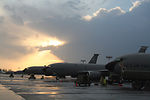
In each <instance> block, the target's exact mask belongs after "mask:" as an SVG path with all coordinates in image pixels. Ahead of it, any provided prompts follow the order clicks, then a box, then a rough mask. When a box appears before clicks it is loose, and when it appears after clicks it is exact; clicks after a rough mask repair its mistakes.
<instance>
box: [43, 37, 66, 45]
mask: <svg viewBox="0 0 150 100" xmlns="http://www.w3.org/2000/svg"><path fill="white" fill-rule="evenodd" d="M64 44H65V42H64V41H59V40H56V39H54V40H49V41H48V42H42V47H47V46H61V45H64Z"/></svg>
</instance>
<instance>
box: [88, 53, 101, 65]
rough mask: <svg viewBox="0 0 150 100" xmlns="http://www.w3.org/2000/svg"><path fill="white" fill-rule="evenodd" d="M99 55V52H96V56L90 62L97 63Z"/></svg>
mask: <svg viewBox="0 0 150 100" xmlns="http://www.w3.org/2000/svg"><path fill="white" fill-rule="evenodd" d="M98 56H99V54H94V56H93V57H92V58H91V60H90V61H89V64H96V62H97V58H98Z"/></svg>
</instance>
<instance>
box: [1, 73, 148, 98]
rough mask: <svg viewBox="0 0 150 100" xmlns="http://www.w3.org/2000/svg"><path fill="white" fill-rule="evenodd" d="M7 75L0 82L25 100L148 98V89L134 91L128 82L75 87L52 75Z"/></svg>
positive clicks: (69, 82)
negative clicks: (33, 78)
mask: <svg viewBox="0 0 150 100" xmlns="http://www.w3.org/2000/svg"><path fill="white" fill-rule="evenodd" d="M8 76H9V75H0V84H2V85H4V86H5V87H7V88H9V89H10V90H12V91H14V92H15V93H16V94H18V95H20V96H22V97H23V98H25V99H26V100H60V99H61V100H70V99H72V100H79V99H80V100H81V99H86V100H98V99H99V100H127V99H128V100H141V99H143V100H149V98H150V91H135V90H133V89H132V88H131V86H130V85H129V84H124V85H123V86H122V87H120V86H118V85H114V86H110V85H108V86H105V87H104V86H100V85H99V86H94V85H91V86H90V87H76V86H75V84H74V83H73V82H72V80H71V81H68V79H67V81H66V80H63V81H56V80H55V79H54V78H53V77H46V79H44V80H41V79H40V78H41V76H40V75H39V76H36V77H37V79H36V80H28V77H29V76H28V75H25V76H24V78H22V77H21V75H15V78H13V79H11V78H9V77H8Z"/></svg>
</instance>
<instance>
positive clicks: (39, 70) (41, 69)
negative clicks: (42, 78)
mask: <svg viewBox="0 0 150 100" xmlns="http://www.w3.org/2000/svg"><path fill="white" fill-rule="evenodd" d="M98 56H99V54H94V56H93V57H92V58H91V60H90V61H89V64H96V62H97V58H98ZM54 66H55V64H54ZM67 66H68V64H67ZM45 69H47V67H46V66H31V67H28V68H25V69H24V70H23V72H24V73H25V74H38V75H39V74H40V75H44V74H46V75H47V74H50V73H48V72H49V71H45ZM45 72H46V73H45ZM50 75H51V74H50Z"/></svg>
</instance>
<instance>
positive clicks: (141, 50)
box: [138, 46, 148, 53]
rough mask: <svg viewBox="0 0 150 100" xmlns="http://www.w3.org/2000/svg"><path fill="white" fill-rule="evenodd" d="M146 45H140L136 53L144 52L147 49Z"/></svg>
mask: <svg viewBox="0 0 150 100" xmlns="http://www.w3.org/2000/svg"><path fill="white" fill-rule="evenodd" d="M147 48H148V46H141V48H140V50H139V51H138V53H145V52H146V50H147Z"/></svg>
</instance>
